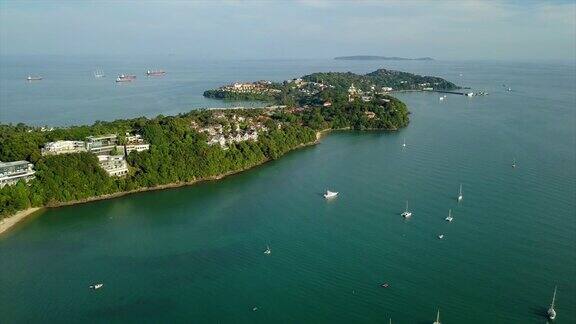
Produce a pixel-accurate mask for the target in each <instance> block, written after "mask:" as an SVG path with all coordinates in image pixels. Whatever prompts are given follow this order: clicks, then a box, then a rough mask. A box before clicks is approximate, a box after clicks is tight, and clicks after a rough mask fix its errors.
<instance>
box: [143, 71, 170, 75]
mask: <svg viewBox="0 0 576 324" xmlns="http://www.w3.org/2000/svg"><path fill="white" fill-rule="evenodd" d="M164 74H166V71H163V70H152V71H150V70H148V71H146V75H147V76H161V75H164Z"/></svg>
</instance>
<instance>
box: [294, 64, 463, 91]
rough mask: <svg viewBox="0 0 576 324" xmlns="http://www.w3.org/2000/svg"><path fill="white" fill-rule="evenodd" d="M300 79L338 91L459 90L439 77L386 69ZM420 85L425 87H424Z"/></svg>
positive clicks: (328, 74)
mask: <svg viewBox="0 0 576 324" xmlns="http://www.w3.org/2000/svg"><path fill="white" fill-rule="evenodd" d="M302 79H304V80H306V81H311V82H322V83H326V84H330V85H332V86H334V87H335V88H336V89H338V90H345V89H348V87H349V86H350V85H351V84H352V83H354V86H356V87H358V88H360V89H362V90H367V89H369V88H370V87H371V86H372V85H375V86H376V87H391V88H393V89H394V90H422V89H423V88H425V87H431V88H433V89H435V90H453V89H458V88H459V87H458V86H456V85H455V84H454V83H452V82H450V81H447V80H445V79H442V78H439V77H432V76H421V75H417V74H412V73H407V72H400V71H394V70H386V69H379V70H376V71H374V72H370V73H368V74H364V75H359V74H354V73H352V72H346V73H342V72H326V73H313V74H309V75H306V76H303V77H302ZM422 84H427V85H425V86H424V85H422Z"/></svg>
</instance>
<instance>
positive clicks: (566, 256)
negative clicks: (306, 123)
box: [0, 62, 576, 324]
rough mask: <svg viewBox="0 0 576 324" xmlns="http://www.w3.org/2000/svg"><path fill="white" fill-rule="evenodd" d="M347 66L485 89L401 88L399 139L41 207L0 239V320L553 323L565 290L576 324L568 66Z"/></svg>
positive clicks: (379, 136) (575, 194)
mask: <svg viewBox="0 0 576 324" xmlns="http://www.w3.org/2000/svg"><path fill="white" fill-rule="evenodd" d="M251 64H255V65H258V63H257V62H252V63H251ZM286 64H287V63H282V62H277V65H278V66H280V67H279V68H277V70H273V71H268V72H267V73H268V75H275V76H276V77H277V78H284V77H285V74H287V71H288V70H289V68H290V67H294V65H291V64H293V63H289V65H286ZM322 64H324V66H325V67H326V68H329V67H330V64H344V63H333V62H327V63H314V64H311V63H310V65H314V67H316V66H322ZM346 64H350V65H349V66H342V67H339V68H340V69H350V70H352V71H365V72H368V71H370V70H372V69H374V68H375V67H377V66H375V65H379V66H381V67H384V66H385V67H389V68H395V69H400V70H406V71H410V72H419V73H423V74H437V75H440V76H443V77H447V78H448V79H449V80H451V81H455V82H456V83H459V84H464V85H471V86H473V87H475V88H478V89H481V90H487V91H488V92H489V93H490V95H489V96H486V97H473V98H466V97H463V96H453V95H449V96H448V97H447V98H446V99H445V100H443V101H440V100H439V99H438V97H439V95H438V94H427V93H404V94H398V97H399V98H400V99H402V100H403V101H405V102H406V103H407V104H408V106H409V108H410V110H411V112H412V115H411V123H410V125H409V127H408V128H406V129H402V130H400V131H398V132H352V131H339V132H333V133H331V134H329V135H327V136H326V137H324V138H322V140H321V143H320V144H319V145H316V146H311V147H306V148H303V149H300V150H297V151H294V152H291V153H289V154H287V155H286V156H284V157H282V158H280V159H279V160H277V161H272V162H270V163H267V164H264V165H262V166H259V167H256V168H254V169H253V170H250V171H247V172H244V173H241V174H238V175H234V176H231V177H228V178H225V179H223V180H220V181H215V182H207V183H201V184H197V185H193V186H189V187H182V188H177V189H169V190H164V191H154V192H146V193H140V194H134V195H130V196H125V197H120V198H117V199H113V200H107V201H98V202H94V203H88V204H82V205H77V206H70V207H63V208H58V209H49V210H46V211H45V212H44V213H43V214H42V215H41V216H39V217H35V218H34V219H33V220H31V221H25V222H24V223H23V224H20V225H17V226H16V227H15V228H14V229H13V230H11V231H10V232H8V233H5V235H3V236H2V237H0V264H1V265H0V322H6V323H14V322H61V321H65V322H106V323H110V322H117V323H126V322H133V323H138V322H155V323H160V322H195V323H383V322H384V323H385V322H387V321H388V318H389V317H392V319H393V322H394V323H418V324H420V323H431V322H432V321H433V320H434V318H435V314H436V310H437V308H440V312H441V319H442V322H443V323H473V324H474V323H478V324H480V323H546V319H545V311H546V307H547V306H548V304H549V303H550V301H551V297H552V292H553V289H554V286H555V285H558V295H557V308H556V309H557V312H558V317H557V320H556V321H555V323H575V322H576V281H575V280H574V278H576V252H575V251H576V234H575V233H576V201H575V199H576V148H575V147H576V129H575V126H574V123H575V122H576V111H575V109H576V108H575V106H576V98H575V97H574V96H575V95H574V93H575V92H574V90H575V89H574V88H575V82H576V79H575V74H574V68H573V66H568V67H566V66H564V65H553V64H552V65H537V64H504V63H498V64H496V63H486V62H484V63H482V62H478V63H474V64H457V63H452V64H449V63H446V62H435V63H434V62H432V63H429V64H424V63H421V62H419V63H411V62H406V63H402V62H391V63H388V62H379V63H374V62H368V63H365V62H360V63H359V62H351V63H346ZM270 65H271V64H270V63H269V62H264V63H261V70H262V69H264V68H263V67H268V66H270ZM303 65H304V66H305V67H306V68H310V65H306V64H303ZM390 65H392V66H390ZM294 69H295V70H297V69H296V68H294ZM300 69H304V67H300ZM314 71H316V70H310V71H304V72H303V73H310V72H314ZM274 73H276V74H274ZM460 73H462V74H463V75H462V76H460ZM250 76H251V75H250ZM294 76H296V75H294ZM252 78H253V79H261V78H267V75H264V76H261V77H259V76H254V77H252ZM268 78H272V77H268ZM242 79H248V76H247V75H246V76H243V77H242ZM503 83H506V84H509V85H510V86H511V87H512V88H513V91H512V92H508V91H505V89H504V88H503V87H502V84H503ZM542 87H545V89H543V88H542ZM404 139H405V140H406V144H407V146H406V147H405V148H402V142H403V141H404ZM514 158H515V159H516V161H517V167H516V168H512V167H511V164H512V160H513V159H514ZM460 183H462V184H463V192H464V200H463V201H462V202H460V203H457V201H456V196H457V193H458V186H459V185H460ZM326 189H330V190H334V191H339V192H340V194H339V196H338V197H337V198H336V199H334V200H331V201H325V200H324V199H323V198H322V192H323V191H325V190H326ZM406 200H409V202H410V209H411V211H412V212H413V216H412V218H411V219H409V220H404V219H402V217H401V216H400V213H401V212H402V211H403V210H404V205H405V201H406ZM448 209H452V215H453V217H454V221H453V222H452V223H447V222H446V221H444V218H445V217H446V215H447V213H448ZM439 234H444V235H445V237H444V239H443V240H438V239H437V235H439ZM266 245H270V248H271V250H272V253H271V254H270V255H265V254H264V253H263V252H264V250H265V249H266ZM95 282H102V283H104V287H103V288H102V289H100V290H98V291H91V290H89V289H88V286H89V285H90V284H92V283H95ZM384 282H387V283H389V288H381V287H380V285H381V284H382V283H384ZM255 307H256V310H254V308H255Z"/></svg>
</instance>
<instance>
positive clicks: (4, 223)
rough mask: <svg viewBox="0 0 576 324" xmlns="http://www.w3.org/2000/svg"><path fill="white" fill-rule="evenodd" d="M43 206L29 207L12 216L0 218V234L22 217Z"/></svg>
mask: <svg viewBox="0 0 576 324" xmlns="http://www.w3.org/2000/svg"><path fill="white" fill-rule="evenodd" d="M44 208H45V207H31V208H28V209H24V210H20V211H18V212H16V214H14V215H12V216H9V217H5V218H3V219H0V235H2V233H4V232H6V231H8V230H9V229H10V228H12V227H14V225H16V224H18V223H19V222H20V221H21V220H23V219H24V218H26V217H28V216H29V215H32V214H34V213H35V212H37V211H39V210H41V209H44Z"/></svg>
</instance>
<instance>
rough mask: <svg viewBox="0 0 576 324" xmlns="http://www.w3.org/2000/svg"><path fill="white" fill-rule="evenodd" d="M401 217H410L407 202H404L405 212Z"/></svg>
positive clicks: (410, 213)
mask: <svg viewBox="0 0 576 324" xmlns="http://www.w3.org/2000/svg"><path fill="white" fill-rule="evenodd" d="M401 215H402V217H404V218H408V217H411V216H412V212H410V211H408V201H406V210H405V211H404V212H403V213H402V214H401Z"/></svg>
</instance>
